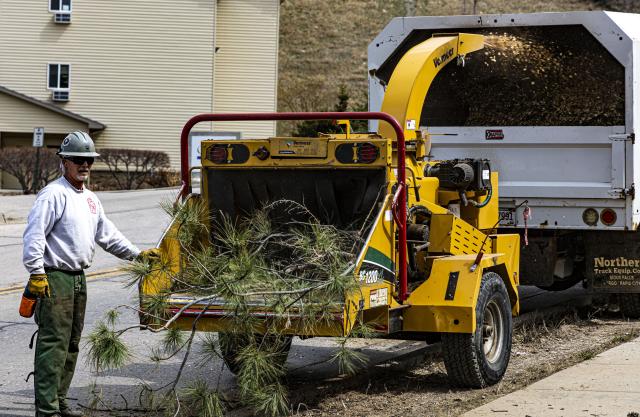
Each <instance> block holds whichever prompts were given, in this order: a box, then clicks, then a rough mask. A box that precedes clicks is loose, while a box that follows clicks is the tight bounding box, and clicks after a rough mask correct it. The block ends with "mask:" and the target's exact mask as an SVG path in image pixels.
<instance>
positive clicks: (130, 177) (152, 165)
mask: <svg viewBox="0 0 640 417" xmlns="http://www.w3.org/2000/svg"><path fill="white" fill-rule="evenodd" d="M99 153H100V159H101V161H102V162H104V164H105V165H106V166H107V169H108V170H109V173H110V174H111V176H112V177H113V179H114V180H115V181H116V183H117V184H118V187H119V188H120V189H123V190H134V189H138V188H140V186H141V185H142V184H143V183H144V182H145V181H146V180H148V179H149V178H150V177H151V176H152V175H153V174H154V173H155V172H157V171H159V170H163V169H167V168H169V155H167V154H166V153H164V152H159V151H147V150H139V149H101V150H100V151H99Z"/></svg>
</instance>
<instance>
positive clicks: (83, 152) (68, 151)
mask: <svg viewBox="0 0 640 417" xmlns="http://www.w3.org/2000/svg"><path fill="white" fill-rule="evenodd" d="M57 153H58V155H60V156H87V157H96V156H100V154H99V153H97V152H96V146H95V145H94V144H93V139H91V136H89V134H88V133H86V132H71V133H69V134H68V135H67V137H65V138H64V140H63V141H62V144H61V145H60V149H58V152H57Z"/></svg>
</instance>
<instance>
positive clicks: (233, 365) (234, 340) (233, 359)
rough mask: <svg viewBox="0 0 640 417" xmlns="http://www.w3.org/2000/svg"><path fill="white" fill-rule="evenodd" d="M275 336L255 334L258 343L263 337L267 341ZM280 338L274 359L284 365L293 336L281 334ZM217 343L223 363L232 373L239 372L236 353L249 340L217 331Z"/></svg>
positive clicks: (239, 365)
mask: <svg viewBox="0 0 640 417" xmlns="http://www.w3.org/2000/svg"><path fill="white" fill-rule="evenodd" d="M275 337H276V336H271V335H267V336H265V335H256V339H257V341H258V343H260V342H261V341H262V340H264V338H267V341H274V340H275V339H274V338H275ZM282 338H283V339H284V340H283V342H282V346H281V349H280V351H279V352H278V355H277V356H276V358H277V359H276V360H277V361H278V365H281V366H284V363H285V362H286V361H287V356H288V355H289V350H290V349H291V341H292V340H293V337H291V336H282ZM218 343H219V345H220V354H221V355H222V359H224V363H225V364H226V365H227V367H228V368H229V370H230V371H231V372H232V373H233V374H234V375H237V374H238V372H240V367H241V366H242V364H241V363H240V362H239V361H238V354H239V353H240V351H242V349H244V348H245V347H246V346H247V344H248V343H249V341H248V340H247V339H246V338H245V337H244V336H243V335H237V334H233V333H225V332H220V333H218Z"/></svg>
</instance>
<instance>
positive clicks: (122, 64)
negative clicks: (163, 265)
mask: <svg viewBox="0 0 640 417" xmlns="http://www.w3.org/2000/svg"><path fill="white" fill-rule="evenodd" d="M279 3H280V0H183V1H179V2H176V1H168V0H135V1H132V0H131V1H105V0H29V1H24V0H0V40H1V41H0V146H31V142H32V137H33V129H34V128H36V127H44V130H45V145H46V146H57V145H58V144H59V143H60V140H61V139H62V138H63V137H64V135H65V134H66V133H67V132H70V131H73V130H84V131H87V132H90V133H91V135H92V136H93V137H94V139H95V141H96V145H97V147H98V148H123V147H126V148H134V149H153V150H162V151H165V152H167V153H168V154H169V156H170V158H171V163H172V166H174V167H175V168H176V169H177V168H178V167H179V152H180V151H179V137H180V131H181V128H182V125H183V124H184V123H185V121H186V120H188V119H189V118H190V117H191V116H193V115H195V114H197V113H204V112H212V111H215V112H230V111H275V110H276V91H277V76H278V72H277V69H278V66H277V64H278V60H277V56H278V30H279ZM196 129H197V130H198V131H225V132H237V133H238V134H241V135H242V136H243V137H252V136H256V137H265V136H271V135H274V134H275V123H273V122H252V123H242V124H238V123H236V124H233V123H226V124H220V125H219V126H212V125H211V124H210V123H209V124H202V125H198V126H197V127H196ZM5 177H8V176H7V175H5ZM10 182H11V181H10V180H9V179H7V178H5V179H3V184H2V185H3V186H5V187H6V186H8V185H10V184H8V183H10Z"/></svg>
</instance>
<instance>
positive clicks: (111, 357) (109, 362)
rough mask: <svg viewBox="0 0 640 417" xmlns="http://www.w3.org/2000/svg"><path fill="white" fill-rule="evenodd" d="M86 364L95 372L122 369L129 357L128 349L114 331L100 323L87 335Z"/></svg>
mask: <svg viewBox="0 0 640 417" xmlns="http://www.w3.org/2000/svg"><path fill="white" fill-rule="evenodd" d="M87 344H88V345H89V352H88V354H87V363H88V364H89V366H90V367H91V368H93V369H94V370H95V371H96V372H100V371H102V370H107V369H117V368H120V367H122V366H123V365H124V364H125V363H126V362H127V361H128V360H129V358H130V357H131V354H130V352H129V348H128V347H127V346H126V345H125V344H124V343H122V341H121V340H120V338H119V337H118V335H117V334H116V332H115V331H113V330H112V329H111V328H109V327H108V326H107V324H105V323H103V322H100V323H98V325H97V326H96V327H95V329H94V330H93V331H92V332H91V333H90V334H89V337H88V340H87Z"/></svg>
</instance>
